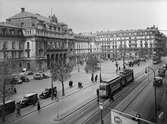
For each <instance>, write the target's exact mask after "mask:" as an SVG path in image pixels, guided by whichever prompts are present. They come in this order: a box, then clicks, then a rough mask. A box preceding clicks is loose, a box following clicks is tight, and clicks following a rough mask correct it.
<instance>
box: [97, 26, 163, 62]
mask: <svg viewBox="0 0 167 124" xmlns="http://www.w3.org/2000/svg"><path fill="white" fill-rule="evenodd" d="M94 34H95V35H96V37H95V42H98V44H99V45H100V48H101V54H102V56H103V57H104V58H106V59H121V58H139V57H148V58H150V57H152V54H153V51H154V50H158V51H159V50H160V49H161V51H162V48H163V46H164V44H166V43H165V42H166V41H165V40H164V39H165V38H164V37H165V36H164V35H163V34H162V33H161V32H160V31H159V30H158V28H157V27H155V26H153V27H150V28H146V29H138V30H124V31H123V30H120V31H106V32H104V31H101V32H96V33H94ZM163 49H165V48H163Z"/></svg>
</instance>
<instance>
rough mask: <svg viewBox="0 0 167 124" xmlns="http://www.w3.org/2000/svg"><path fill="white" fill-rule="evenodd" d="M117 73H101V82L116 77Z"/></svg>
mask: <svg viewBox="0 0 167 124" xmlns="http://www.w3.org/2000/svg"><path fill="white" fill-rule="evenodd" d="M118 77H119V75H118V74H109V73H103V74H102V82H103V83H107V82H109V81H111V80H113V79H115V78H118Z"/></svg>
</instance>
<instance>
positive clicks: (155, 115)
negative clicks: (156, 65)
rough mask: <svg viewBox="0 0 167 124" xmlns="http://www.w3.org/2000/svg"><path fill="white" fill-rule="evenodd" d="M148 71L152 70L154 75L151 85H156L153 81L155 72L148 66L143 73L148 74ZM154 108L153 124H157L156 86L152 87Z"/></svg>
mask: <svg viewBox="0 0 167 124" xmlns="http://www.w3.org/2000/svg"><path fill="white" fill-rule="evenodd" d="M148 69H150V70H152V71H153V74H154V80H153V83H156V82H155V81H156V80H155V71H154V69H153V68H151V67H150V66H148V67H147V68H145V73H147V72H148ZM153 86H154V106H155V109H154V119H155V122H157V100H156V85H154V84H153Z"/></svg>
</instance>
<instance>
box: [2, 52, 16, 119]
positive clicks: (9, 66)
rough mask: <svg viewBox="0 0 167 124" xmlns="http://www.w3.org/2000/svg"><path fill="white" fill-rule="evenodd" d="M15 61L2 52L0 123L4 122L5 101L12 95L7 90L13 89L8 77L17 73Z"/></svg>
mask: <svg viewBox="0 0 167 124" xmlns="http://www.w3.org/2000/svg"><path fill="white" fill-rule="evenodd" d="M17 70H18V69H17V66H16V61H15V60H13V59H8V58H7V54H6V53H5V52H4V60H3V61H2V62H0V76H1V78H0V97H1V99H2V102H3V108H2V121H3V122H4V121H5V101H6V98H7V97H10V96H11V95H12V94H13V93H11V92H9V90H8V89H10V88H13V87H14V85H13V84H11V83H10V77H11V74H12V73H13V72H17Z"/></svg>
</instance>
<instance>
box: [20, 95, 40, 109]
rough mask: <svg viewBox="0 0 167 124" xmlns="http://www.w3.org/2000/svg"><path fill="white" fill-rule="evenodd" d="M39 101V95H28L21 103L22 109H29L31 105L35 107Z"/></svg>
mask: <svg viewBox="0 0 167 124" xmlns="http://www.w3.org/2000/svg"><path fill="white" fill-rule="evenodd" d="M37 100H38V94H37V93H30V94H26V95H25V96H24V97H23V98H22V99H21V100H20V101H19V103H20V105H21V108H24V107H27V106H29V105H35V104H36V102H37Z"/></svg>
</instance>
